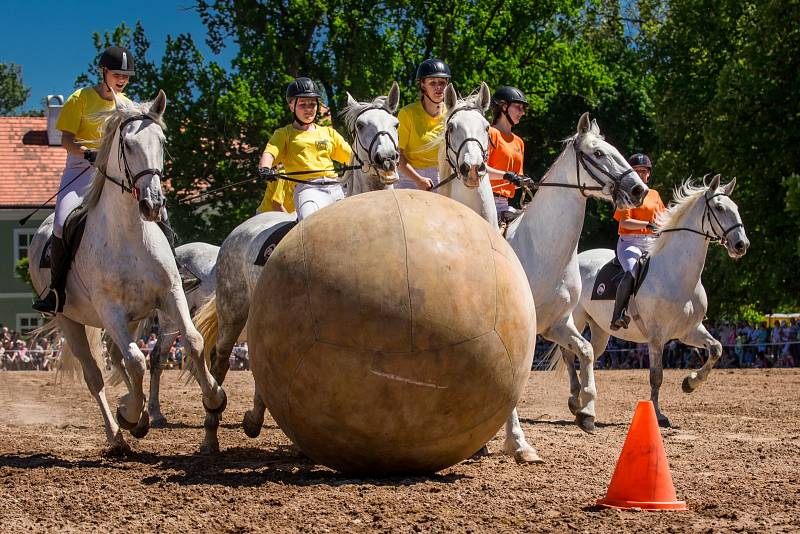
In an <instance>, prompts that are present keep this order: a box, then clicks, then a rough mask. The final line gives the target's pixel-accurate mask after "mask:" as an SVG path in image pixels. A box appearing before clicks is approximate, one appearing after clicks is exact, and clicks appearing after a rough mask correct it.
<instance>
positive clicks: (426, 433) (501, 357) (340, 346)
mask: <svg viewBox="0 0 800 534" xmlns="http://www.w3.org/2000/svg"><path fill="white" fill-rule="evenodd" d="M247 338H248V343H249V345H250V358H251V365H252V370H253V376H254V377H255V383H256V391H257V393H258V394H259V395H260V396H261V398H262V399H263V400H264V401H265V402H266V405H267V407H268V408H269V411H270V413H271V414H272V416H273V417H274V418H275V421H276V422H277V423H278V425H280V427H281V429H283V431H284V432H285V433H286V435H287V436H289V438H290V439H291V440H292V441H293V442H294V443H295V444H296V445H297V446H298V447H299V448H300V449H301V450H302V451H303V452H304V453H305V454H307V455H308V456H309V457H310V458H312V459H313V460H315V461H316V462H319V463H321V464H324V465H327V466H329V467H332V468H334V469H338V470H340V471H344V472H350V473H356V474H363V475H388V474H399V473H430V472H435V471H438V470H440V469H444V468H446V467H449V466H451V465H453V464H455V463H457V462H460V461H461V460H464V459H465V458H468V457H469V456H470V455H472V454H473V453H475V452H476V451H477V450H478V449H480V448H481V447H482V446H483V445H484V444H485V443H486V442H488V441H489V440H490V439H491V438H492V437H493V436H494V435H495V433H496V432H497V431H498V430H499V429H500V427H501V426H502V425H503V422H504V421H505V420H506V418H507V417H508V416H509V414H510V413H511V410H512V409H513V408H514V406H515V405H516V403H517V400H518V399H519V396H520V395H521V393H522V390H523V388H524V386H525V383H526V381H527V378H528V375H529V371H530V367H531V360H532V358H533V352H534V345H535V341H536V315H535V309H534V304H533V298H532V297H531V292H530V288H529V286H528V281H527V278H526V276H525V272H524V271H523V269H522V266H521V265H520V263H519V261H518V260H517V257H516V255H515V254H514V251H513V250H512V249H511V247H510V246H509V245H508V244H507V243H506V242H505V240H503V239H502V237H501V236H500V235H499V234H498V232H497V230H495V229H494V228H493V227H492V226H491V225H489V224H488V223H487V222H486V221H484V220H483V219H481V218H480V217H479V216H478V215H477V214H476V213H474V212H473V211H472V210H470V209H469V208H467V207H465V206H463V205H461V204H459V203H457V202H454V201H452V200H450V199H448V198H445V197H442V196H441V195H438V194H434V193H428V192H422V191H413V190H396V191H376V192H372V193H365V194H361V195H357V196H354V197H351V198H348V199H345V200H343V201H341V202H338V203H337V204H335V205H333V206H330V207H327V208H325V209H323V210H321V211H319V212H317V213H315V214H314V215H313V216H311V217H309V218H307V219H305V220H303V221H302V222H301V223H300V224H299V225H298V226H297V227H295V228H294V229H293V230H292V231H291V232H289V234H287V236H286V237H285V238H284V239H283V241H282V242H281V243H280V245H279V246H278V247H277V248H276V249H275V252H274V253H273V254H272V256H271V257H270V259H269V261H268V262H267V265H266V267H265V268H264V271H263V273H262V275H261V278H260V279H259V281H258V284H257V285H256V288H255V291H254V294H253V297H252V304H251V307H250V315H249V319H248V327H247Z"/></svg>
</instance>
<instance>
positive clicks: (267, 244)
mask: <svg viewBox="0 0 800 534" xmlns="http://www.w3.org/2000/svg"><path fill="white" fill-rule="evenodd" d="M295 226H297V221H286V222H282V223H280V224H278V225H277V226H276V227H275V230H274V231H273V232H272V233H271V234H270V235H269V237H267V240H266V241H264V244H263V245H261V249H259V251H258V254H257V255H256V261H254V262H253V265H258V266H264V265H266V264H267V260H268V259H269V257H270V256H271V255H272V251H273V250H275V247H277V246H278V243H280V242H281V240H282V239H283V238H284V237H286V234H288V233H289V230H291V229H292V228H294V227H295Z"/></svg>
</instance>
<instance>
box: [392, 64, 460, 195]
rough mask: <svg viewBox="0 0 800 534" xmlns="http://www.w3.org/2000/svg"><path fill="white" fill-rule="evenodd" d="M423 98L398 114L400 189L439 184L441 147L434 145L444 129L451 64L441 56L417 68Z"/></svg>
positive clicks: (430, 186)
mask: <svg viewBox="0 0 800 534" xmlns="http://www.w3.org/2000/svg"><path fill="white" fill-rule="evenodd" d="M417 83H418V84H419V92H420V100H418V101H417V102H414V103H413V104H409V105H407V106H405V107H404V108H402V109H401V110H400V112H399V113H398V114H397V119H398V120H399V121H400V124H399V126H398V128H397V134H398V148H399V149H400V181H399V182H398V183H397V185H395V188H398V189H423V190H428V189H431V188H432V187H433V186H434V185H436V184H438V183H439V168H438V166H439V147H438V146H437V145H436V144H434V143H435V141H436V138H437V137H438V136H439V134H440V133H441V132H442V129H443V128H444V116H445V111H446V110H445V106H444V90H445V89H446V88H447V85H448V84H449V83H450V67H448V66H447V63H445V62H444V61H442V60H441V59H426V60H425V61H423V62H422V63H420V64H419V67H417Z"/></svg>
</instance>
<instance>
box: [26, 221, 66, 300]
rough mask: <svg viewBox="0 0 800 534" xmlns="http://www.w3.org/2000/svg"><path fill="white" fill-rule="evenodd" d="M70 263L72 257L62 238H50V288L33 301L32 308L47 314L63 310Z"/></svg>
mask: <svg viewBox="0 0 800 534" xmlns="http://www.w3.org/2000/svg"><path fill="white" fill-rule="evenodd" d="M71 264H72V257H71V256H70V254H69V251H68V250H67V247H66V244H65V243H64V240H63V239H61V238H60V237H56V236H52V237H51V238H50V289H49V290H48V292H47V296H45V298H43V299H38V300H37V301H36V302H34V303H33V309H34V310H36V311H38V312H41V313H47V314H55V313H61V312H62V311H64V300H65V299H66V287H67V275H68V274H69V269H70V266H71Z"/></svg>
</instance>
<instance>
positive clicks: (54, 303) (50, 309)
mask: <svg viewBox="0 0 800 534" xmlns="http://www.w3.org/2000/svg"><path fill="white" fill-rule="evenodd" d="M51 295H52V299H51V297H50V296H51ZM31 307H32V308H33V309H34V310H36V311H38V312H39V313H41V314H43V315H45V316H46V317H55V315H56V314H57V313H60V312H62V311H63V310H64V303H63V301H62V299H60V298H59V296H58V291H56V290H55V289H49V290H48V291H47V296H46V297H45V298H43V299H37V300H35V301H34V302H33V304H32V305H31ZM59 308H60V310H59Z"/></svg>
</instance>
